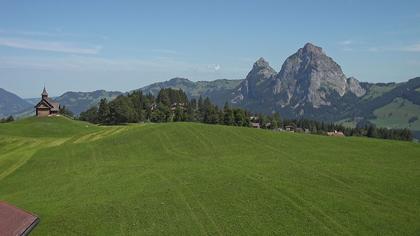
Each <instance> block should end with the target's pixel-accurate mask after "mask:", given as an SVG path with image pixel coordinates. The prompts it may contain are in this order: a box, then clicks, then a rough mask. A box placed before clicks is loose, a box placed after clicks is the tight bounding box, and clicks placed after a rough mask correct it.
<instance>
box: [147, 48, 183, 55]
mask: <svg viewBox="0 0 420 236" xmlns="http://www.w3.org/2000/svg"><path fill="white" fill-rule="evenodd" d="M152 51H153V52H157V53H163V54H178V52H177V51H175V50H171V49H153V50H152Z"/></svg>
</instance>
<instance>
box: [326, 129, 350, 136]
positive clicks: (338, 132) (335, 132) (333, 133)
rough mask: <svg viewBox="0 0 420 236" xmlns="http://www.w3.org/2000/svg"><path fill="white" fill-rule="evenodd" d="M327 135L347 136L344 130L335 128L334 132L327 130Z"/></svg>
mask: <svg viewBox="0 0 420 236" xmlns="http://www.w3.org/2000/svg"><path fill="white" fill-rule="evenodd" d="M327 135H328V136H334V137H345V136H346V135H344V133H343V132H341V131H337V130H334V132H327Z"/></svg>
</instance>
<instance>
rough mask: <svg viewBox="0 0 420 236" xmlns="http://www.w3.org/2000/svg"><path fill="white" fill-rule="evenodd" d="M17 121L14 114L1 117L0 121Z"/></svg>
mask: <svg viewBox="0 0 420 236" xmlns="http://www.w3.org/2000/svg"><path fill="white" fill-rule="evenodd" d="M12 121H15V118H13V116H8V117H7V118H1V119H0V123H9V122H12Z"/></svg>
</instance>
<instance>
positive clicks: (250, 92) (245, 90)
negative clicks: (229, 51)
mask: <svg viewBox="0 0 420 236" xmlns="http://www.w3.org/2000/svg"><path fill="white" fill-rule="evenodd" d="M276 74H277V72H276V71H275V70H274V69H273V68H272V67H271V66H270V65H269V63H268V62H267V61H266V60H265V59H264V58H262V57H261V58H260V59H258V60H257V61H256V62H255V63H254V65H253V67H252V70H251V71H250V72H249V73H248V75H247V76H246V78H245V80H243V81H242V82H241V84H240V85H239V88H238V89H237V91H235V92H234V98H233V99H232V102H233V103H238V102H240V101H242V100H244V99H246V98H254V99H256V98H260V97H261V95H262V94H261V92H262V91H263V89H262V88H263V87H264V86H266V85H267V84H270V83H271V81H272V80H271V79H272V78H274V77H275V76H276Z"/></svg>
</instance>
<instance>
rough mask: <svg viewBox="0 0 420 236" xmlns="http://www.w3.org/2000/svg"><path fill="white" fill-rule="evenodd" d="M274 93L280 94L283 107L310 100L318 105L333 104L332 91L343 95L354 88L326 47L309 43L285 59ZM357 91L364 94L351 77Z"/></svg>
mask: <svg viewBox="0 0 420 236" xmlns="http://www.w3.org/2000/svg"><path fill="white" fill-rule="evenodd" d="M276 79H277V81H276V84H275V86H274V88H273V89H274V94H278V95H280V101H279V102H280V104H281V105H282V106H286V105H293V106H300V105H303V104H305V103H310V104H312V105H313V107H315V108H318V107H320V106H322V105H327V106H329V105H331V102H330V101H329V99H328V98H329V97H330V95H331V93H337V94H338V95H339V96H340V97H342V96H343V95H344V94H345V93H346V92H348V91H351V90H350V85H349V84H348V82H347V78H346V76H345V75H344V73H343V71H342V70H341V67H340V66H339V65H338V64H337V63H336V62H335V61H334V60H333V59H331V58H330V57H328V56H327V55H326V54H325V53H324V52H323V51H322V48H320V47H317V46H315V45H313V44H310V43H307V44H306V45H305V46H304V47H303V48H301V49H299V50H298V51H297V52H296V53H295V54H293V55H291V56H290V57H289V58H287V60H286V61H285V62H284V64H283V66H282V68H281V71H280V73H279V74H278V75H277V78H276ZM351 82H352V87H353V89H352V90H353V91H358V92H359V95H360V94H361V95H363V92H362V90H363V89H362V88H360V86H358V88H354V87H355V86H357V84H358V83H357V82H355V81H354V79H352V80H351Z"/></svg>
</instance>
